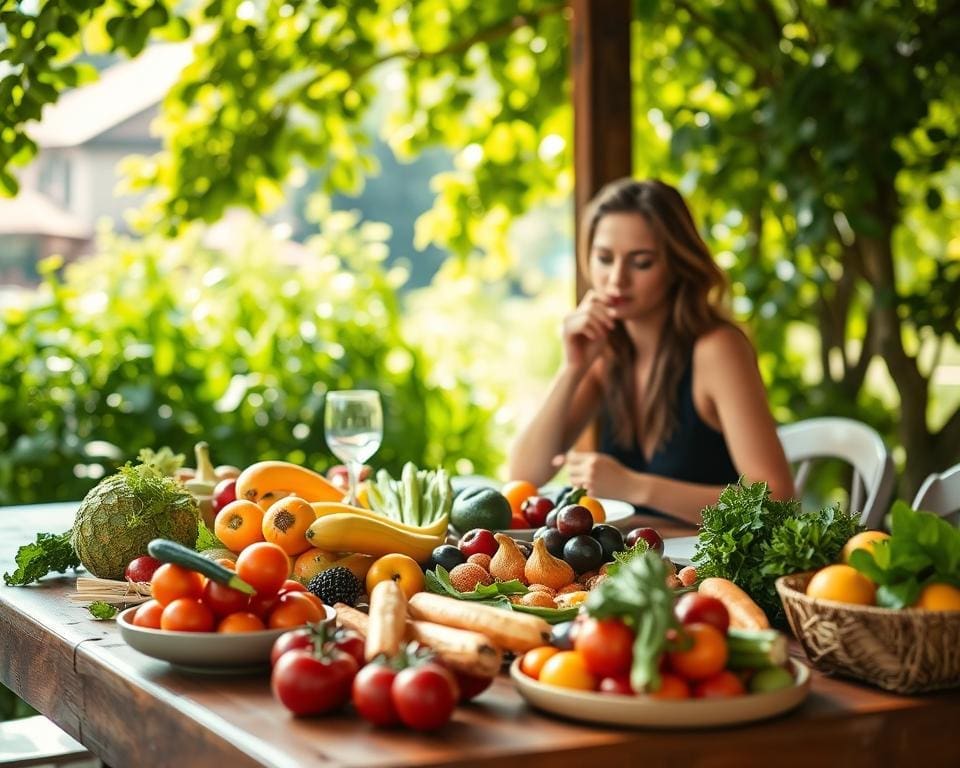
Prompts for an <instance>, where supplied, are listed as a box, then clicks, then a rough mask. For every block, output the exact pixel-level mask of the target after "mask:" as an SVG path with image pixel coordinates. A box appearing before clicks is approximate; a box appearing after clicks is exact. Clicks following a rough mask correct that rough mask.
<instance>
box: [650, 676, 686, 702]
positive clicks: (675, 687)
mask: <svg viewBox="0 0 960 768" xmlns="http://www.w3.org/2000/svg"><path fill="white" fill-rule="evenodd" d="M650 695H651V696H653V698H655V699H689V698H690V686H689V685H687V681H686V680H684V679H683V678H682V677H678V676H677V675H674V674H671V673H670V672H661V673H660V687H659V688H658V689H657V690H655V691H652V692H651V693H650Z"/></svg>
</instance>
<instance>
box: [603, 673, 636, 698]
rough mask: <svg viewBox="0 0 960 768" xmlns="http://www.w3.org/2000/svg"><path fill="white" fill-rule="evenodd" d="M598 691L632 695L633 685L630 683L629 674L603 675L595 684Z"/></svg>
mask: <svg viewBox="0 0 960 768" xmlns="http://www.w3.org/2000/svg"><path fill="white" fill-rule="evenodd" d="M597 690H598V691H600V693H615V694H618V695H620V696H633V687H632V686H631V685H630V677H629V675H618V676H617V677H605V678H603V680H601V681H600V685H598V686H597Z"/></svg>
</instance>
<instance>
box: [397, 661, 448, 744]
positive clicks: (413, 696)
mask: <svg viewBox="0 0 960 768" xmlns="http://www.w3.org/2000/svg"><path fill="white" fill-rule="evenodd" d="M392 691H393V705H394V707H396V710H397V715H399V717H400V721H401V722H402V723H403V724H404V725H406V726H407V727H408V728H413V729H414V730H416V731H432V730H434V729H435V728H439V727H440V726H442V725H445V724H446V723H447V722H448V721H449V720H450V716H451V715H453V710H454V709H455V708H456V706H457V699H458V698H459V691H457V683H456V681H455V680H454V679H453V675H451V674H450V672H448V671H447V670H446V669H445V668H444V667H441V666H440V665H439V664H436V663H434V662H432V661H428V662H426V663H424V664H421V665H419V666H416V667H407V668H406V669H404V670H402V671H401V672H398V673H397V676H396V678H395V679H394V681H393V689H392Z"/></svg>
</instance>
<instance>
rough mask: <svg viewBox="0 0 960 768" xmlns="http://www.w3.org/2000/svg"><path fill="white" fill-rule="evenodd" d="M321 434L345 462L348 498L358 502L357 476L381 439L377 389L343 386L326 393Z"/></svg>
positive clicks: (378, 446)
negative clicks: (348, 485) (348, 484)
mask: <svg viewBox="0 0 960 768" xmlns="http://www.w3.org/2000/svg"><path fill="white" fill-rule="evenodd" d="M323 434H324V437H325V438H326V440H327V446H328V447H329V448H330V450H331V451H332V452H333V455H334V456H336V457H337V458H338V459H340V461H342V462H343V463H344V464H346V466H347V476H348V478H349V482H350V492H349V495H348V500H349V503H350V504H356V503H357V480H358V478H359V475H360V470H361V469H362V467H363V465H364V463H366V461H367V459H369V458H370V457H371V456H373V454H375V453H376V452H377V451H378V450H379V448H380V443H381V442H382V440H383V409H382V408H381V406H380V393H379V392H377V391H375V390H372V389H343V390H339V391H336V392H328V393H327V402H326V407H325V408H324V418H323Z"/></svg>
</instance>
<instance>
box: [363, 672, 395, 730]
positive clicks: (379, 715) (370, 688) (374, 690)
mask: <svg viewBox="0 0 960 768" xmlns="http://www.w3.org/2000/svg"><path fill="white" fill-rule="evenodd" d="M396 677H397V671H396V670H395V669H391V668H390V667H388V666H386V665H385V664H367V666H365V667H364V668H363V669H361V670H360V671H359V672H357V676H356V677H355V678H353V706H354V707H355V708H356V710H357V712H358V713H359V714H360V717H362V718H363V719H364V720H366V721H367V722H370V723H373V724H374V725H377V726H380V727H384V726H388V725H396V724H397V723H399V722H400V716H399V715H398V714H397V708H396V706H394V703H393V681H394V679H395V678H396Z"/></svg>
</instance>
